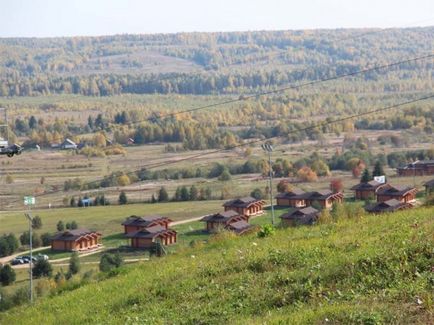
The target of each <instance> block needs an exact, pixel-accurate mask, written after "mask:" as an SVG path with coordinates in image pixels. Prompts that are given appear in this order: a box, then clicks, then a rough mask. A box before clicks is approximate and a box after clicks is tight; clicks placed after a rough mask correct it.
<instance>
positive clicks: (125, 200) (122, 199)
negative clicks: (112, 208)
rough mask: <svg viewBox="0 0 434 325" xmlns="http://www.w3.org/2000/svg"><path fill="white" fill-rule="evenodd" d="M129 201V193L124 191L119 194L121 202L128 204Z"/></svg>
mask: <svg viewBox="0 0 434 325" xmlns="http://www.w3.org/2000/svg"><path fill="white" fill-rule="evenodd" d="M127 203H128V198H127V194H126V193H125V192H124V191H122V192H121V194H119V204H121V205H122V204H127Z"/></svg>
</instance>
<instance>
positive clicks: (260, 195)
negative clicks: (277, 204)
mask: <svg viewBox="0 0 434 325" xmlns="http://www.w3.org/2000/svg"><path fill="white" fill-rule="evenodd" d="M250 196H251V197H254V198H255V199H258V200H262V199H263V198H264V193H263V192H262V190H261V189H260V188H255V189H254V190H253V191H252V192H251V193H250Z"/></svg>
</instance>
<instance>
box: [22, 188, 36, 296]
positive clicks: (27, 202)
mask: <svg viewBox="0 0 434 325" xmlns="http://www.w3.org/2000/svg"><path fill="white" fill-rule="evenodd" d="M34 204H35V198H34V197H33V196H25V197H24V205H27V206H28V208H29V212H28V213H25V214H24V215H25V216H26V218H27V220H29V246H30V261H29V285H30V288H29V299H30V303H33V243H32V239H33V236H32V230H33V228H32V226H33V217H32V211H31V206H32V205H34Z"/></svg>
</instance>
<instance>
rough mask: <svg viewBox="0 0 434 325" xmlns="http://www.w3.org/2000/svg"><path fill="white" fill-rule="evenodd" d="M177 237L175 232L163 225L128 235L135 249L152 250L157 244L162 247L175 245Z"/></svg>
mask: <svg viewBox="0 0 434 325" xmlns="http://www.w3.org/2000/svg"><path fill="white" fill-rule="evenodd" d="M176 236H177V233H176V231H175V230H173V229H167V228H165V227H164V226H162V225H153V226H150V227H146V228H142V229H140V230H138V231H135V232H129V233H127V234H126V237H127V238H130V239H131V247H133V248H152V247H154V245H155V244H156V243H157V242H160V243H161V244H162V245H171V244H175V243H176V239H177V238H176Z"/></svg>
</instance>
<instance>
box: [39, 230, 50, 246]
mask: <svg viewBox="0 0 434 325" xmlns="http://www.w3.org/2000/svg"><path fill="white" fill-rule="evenodd" d="M51 237H52V235H51V234H50V233H49V232H45V233H43V234H42V235H41V242H42V246H50V245H51Z"/></svg>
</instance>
